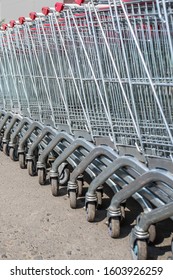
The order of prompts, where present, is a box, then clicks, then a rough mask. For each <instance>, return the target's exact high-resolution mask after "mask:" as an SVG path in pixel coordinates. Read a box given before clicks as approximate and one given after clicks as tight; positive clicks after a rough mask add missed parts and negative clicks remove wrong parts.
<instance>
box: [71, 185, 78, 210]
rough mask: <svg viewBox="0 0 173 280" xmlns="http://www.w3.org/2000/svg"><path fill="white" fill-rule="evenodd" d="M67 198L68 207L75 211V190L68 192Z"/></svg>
mask: <svg viewBox="0 0 173 280" xmlns="http://www.w3.org/2000/svg"><path fill="white" fill-rule="evenodd" d="M69 198H70V207H71V208H72V209H76V207H77V193H76V190H70V191H69Z"/></svg>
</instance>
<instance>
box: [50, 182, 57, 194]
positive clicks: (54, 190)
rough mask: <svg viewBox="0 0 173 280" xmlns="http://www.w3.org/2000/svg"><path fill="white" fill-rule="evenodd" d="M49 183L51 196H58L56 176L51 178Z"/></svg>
mask: <svg viewBox="0 0 173 280" xmlns="http://www.w3.org/2000/svg"><path fill="white" fill-rule="evenodd" d="M50 183H51V192H52V195H53V196H58V192H59V182H58V178H51V180H50Z"/></svg>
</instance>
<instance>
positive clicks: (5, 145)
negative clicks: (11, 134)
mask: <svg viewBox="0 0 173 280" xmlns="http://www.w3.org/2000/svg"><path fill="white" fill-rule="evenodd" d="M3 153H4V154H5V155H6V156H9V149H8V144H7V143H4V144H3Z"/></svg>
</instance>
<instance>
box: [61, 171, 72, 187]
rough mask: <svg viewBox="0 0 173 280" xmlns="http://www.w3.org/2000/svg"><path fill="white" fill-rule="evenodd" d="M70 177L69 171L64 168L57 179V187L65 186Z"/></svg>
mask: <svg viewBox="0 0 173 280" xmlns="http://www.w3.org/2000/svg"><path fill="white" fill-rule="evenodd" d="M69 177H70V170H69V169H68V168H64V170H63V171H62V173H61V175H60V177H59V185H60V186H63V185H65V184H66V183H67V182H68V180H69Z"/></svg>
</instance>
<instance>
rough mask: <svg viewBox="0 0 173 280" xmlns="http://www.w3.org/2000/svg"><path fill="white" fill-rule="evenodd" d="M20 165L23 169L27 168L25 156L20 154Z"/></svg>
mask: <svg viewBox="0 0 173 280" xmlns="http://www.w3.org/2000/svg"><path fill="white" fill-rule="evenodd" d="M19 165H20V168H21V169H25V168H26V162H25V154H19Z"/></svg>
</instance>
